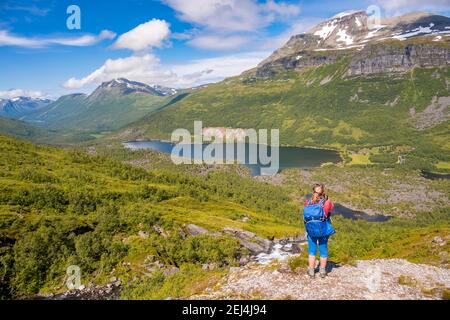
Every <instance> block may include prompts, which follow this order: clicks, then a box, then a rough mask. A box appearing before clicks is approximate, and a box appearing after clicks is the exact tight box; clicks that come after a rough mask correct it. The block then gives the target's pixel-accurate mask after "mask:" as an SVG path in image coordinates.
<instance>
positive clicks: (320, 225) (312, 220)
mask: <svg viewBox="0 0 450 320" xmlns="http://www.w3.org/2000/svg"><path fill="white" fill-rule="evenodd" d="M325 201H326V200H325V199H322V200H320V201H319V203H316V204H313V203H312V202H311V200H309V201H308V205H307V206H305V207H304V209H303V222H304V223H305V229H306V232H307V233H308V235H309V236H310V237H313V238H321V237H328V236H331V235H332V234H334V233H335V232H336V231H335V230H334V227H333V225H332V224H331V221H330V219H328V218H327V216H326V215H325V211H324V210H323V206H324V204H325Z"/></svg>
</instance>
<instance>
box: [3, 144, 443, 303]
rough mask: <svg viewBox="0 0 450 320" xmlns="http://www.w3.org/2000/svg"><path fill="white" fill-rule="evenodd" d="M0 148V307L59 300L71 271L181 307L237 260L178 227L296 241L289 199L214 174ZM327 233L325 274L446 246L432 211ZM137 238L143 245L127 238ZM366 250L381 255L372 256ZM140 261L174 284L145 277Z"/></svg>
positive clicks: (231, 251)
mask: <svg viewBox="0 0 450 320" xmlns="http://www.w3.org/2000/svg"><path fill="white" fill-rule="evenodd" d="M0 146H1V149H2V153H1V156H0V168H1V170H0V189H1V190H0V191H1V192H0V243H1V245H0V248H1V249H0V265H1V266H2V268H1V269H0V289H1V290H0V293H1V296H2V297H8V296H11V295H12V296H22V295H30V294H33V293H36V292H38V291H40V292H58V291H62V290H65V287H64V283H63V281H64V277H65V270H66V268H67V266H69V265H72V264H76V265H79V266H80V267H81V269H82V272H83V273H82V277H83V278H82V281H83V283H87V282H90V281H92V282H95V283H104V282H106V281H108V279H109V277H111V275H114V276H117V277H119V278H120V279H122V281H123V282H127V281H129V280H131V279H133V278H134V277H137V278H138V279H139V280H138V281H137V282H135V283H134V285H132V286H131V287H127V288H126V289H125V291H124V293H123V294H124V297H128V298H165V297H167V296H172V297H182V296H189V295H190V294H193V293H195V292H197V291H198V290H201V289H202V288H204V286H206V285H208V284H210V283H211V281H212V282H214V281H215V280H214V279H217V278H218V277H219V276H220V275H221V274H223V273H224V272H226V268H227V266H230V265H235V264H236V262H237V260H236V258H237V257H238V252H239V251H240V249H239V247H238V245H237V242H236V240H235V239H232V238H228V237H211V236H204V235H201V236H196V237H187V238H183V237H182V236H180V233H179V230H180V228H181V227H182V225H183V224H185V223H196V224H198V225H200V226H203V227H206V228H209V229H211V230H220V229H222V228H223V227H226V226H229V227H237V228H242V229H246V230H250V231H253V232H256V233H257V234H259V235H261V236H266V237H270V236H276V237H282V236H287V235H294V234H302V232H303V227H302V225H301V222H300V221H299V207H298V205H297V204H296V203H295V201H294V200H292V198H291V196H290V193H291V191H292V190H290V188H289V187H287V188H285V187H281V186H272V185H269V184H266V183H261V182H257V181H255V180H254V179H252V178H248V177H241V176H239V175H237V174H235V173H232V172H230V171H222V170H213V171H211V172H209V173H206V174H205V173H202V174H201V175H199V174H198V173H195V171H190V169H186V170H184V169H183V168H180V169H179V170H178V171H177V173H173V172H172V173H171V172H169V171H167V170H166V169H163V168H169V167H170V165H167V164H166V163H165V161H161V165H156V166H157V167H153V168H152V169H149V170H144V169H139V168H135V167H132V166H130V165H124V164H122V163H121V162H119V161H117V160H113V159H111V158H110V157H108V158H106V157H103V156H87V155H86V154H85V153H83V152H80V151H64V150H59V149H55V148H51V147H43V146H36V145H33V144H30V143H27V142H23V141H20V140H16V139H12V138H7V137H3V136H0ZM114 154H116V153H115V152H114ZM152 154H154V153H150V154H149V157H150V158H149V160H150V162H151V163H153V162H152V161H151V159H152ZM140 155H142V154H140V153H137V154H135V153H132V152H129V151H124V152H123V153H118V154H116V156H115V157H116V158H117V159H118V160H121V161H125V160H128V161H129V160H132V159H137V158H139V156H140ZM136 157H137V158H136ZM158 167H160V168H158ZM169 169H170V168H169ZM244 217H248V218H249V219H248V221H245V222H244V220H243V218H244ZM335 224H336V227H337V229H338V231H339V233H338V234H337V235H336V237H335V238H334V239H335V240H333V242H332V252H333V256H332V258H333V260H334V261H337V262H346V261H349V260H352V259H355V258H364V257H369V256H377V257H383V256H386V255H388V256H392V255H396V254H398V255H402V256H406V258H408V257H409V256H408V254H405V255H403V254H402V247H398V246H394V245H392V244H393V243H396V242H397V241H402V239H403V240H404V239H405V237H406V238H408V237H409V238H410V239H412V240H411V241H409V242H410V243H412V244H414V243H419V245H421V242H420V241H421V240H420V239H419V241H417V234H418V233H420V232H424V230H426V228H431V227H433V228H434V230H435V231H436V230H437V231H436V232H437V233H438V234H439V235H441V236H443V237H448V230H447V229H445V228H446V226H448V214H446V213H445V212H444V213H443V212H440V211H439V210H438V211H435V212H433V213H431V214H427V215H419V216H418V217H417V218H416V219H393V220H391V221H390V222H388V223H384V224H377V223H375V224H374V223H365V222H353V221H350V220H347V219H342V218H340V217H336V219H335ZM155 227H156V229H155ZM158 229H159V230H161V229H162V230H164V233H163V234H159V233H158V232H157V231H156V230H158ZM446 230H447V231H446ZM139 231H144V232H146V233H147V234H148V237H142V236H139V235H138V232H139ZM405 241H406V240H405ZM377 248H383V250H381V251H380V252H376V251H373V250H376V249H377ZM386 250H388V251H386ZM408 250H409V249H408ZM421 252H422V254H423V256H422V257H421V261H424V262H429V263H433V262H435V261H440V260H439V259H438V258H433V259H431V258H429V256H430V255H433V256H436V257H438V254H439V253H440V251H436V252H430V253H429V255H427V254H426V253H427V251H423V250H422V251H421ZM149 257H152V259H157V260H159V261H160V262H162V263H163V264H164V265H165V266H166V267H171V266H177V267H179V268H180V269H181V272H179V273H177V274H175V275H170V276H164V275H162V273H160V272H157V273H155V274H153V275H152V276H149V275H148V271H147V269H146V268H147V265H148V264H149ZM427 260H428V261H427ZM203 263H216V264H217V265H218V268H216V269H215V270H213V271H204V270H202V268H201V266H202V264H203Z"/></svg>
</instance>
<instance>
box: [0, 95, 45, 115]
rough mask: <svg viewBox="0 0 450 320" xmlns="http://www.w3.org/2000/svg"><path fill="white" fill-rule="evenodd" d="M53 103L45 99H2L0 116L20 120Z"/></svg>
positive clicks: (0, 100)
mask: <svg viewBox="0 0 450 320" xmlns="http://www.w3.org/2000/svg"><path fill="white" fill-rule="evenodd" d="M52 102H53V101H52V100H50V99H43V98H31V97H17V98H12V99H0V116H2V117H7V118H14V119H19V118H21V117H22V116H24V115H26V114H28V113H30V112H33V111H37V110H39V109H41V108H43V107H45V106H47V105H49V104H50V103H52Z"/></svg>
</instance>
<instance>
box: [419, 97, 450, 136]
mask: <svg viewBox="0 0 450 320" xmlns="http://www.w3.org/2000/svg"><path fill="white" fill-rule="evenodd" d="M410 115H411V117H412V118H413V120H414V126H415V127H416V129H418V130H425V129H429V128H432V127H435V126H437V125H439V124H441V123H444V122H446V121H448V120H450V97H439V98H438V97H433V100H432V101H431V104H430V105H429V106H428V107H426V108H425V110H423V111H421V112H417V111H416V109H415V108H411V109H410Z"/></svg>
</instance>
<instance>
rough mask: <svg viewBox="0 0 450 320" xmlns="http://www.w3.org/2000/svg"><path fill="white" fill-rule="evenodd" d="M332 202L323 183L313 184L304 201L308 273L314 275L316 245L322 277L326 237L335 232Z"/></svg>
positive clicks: (323, 273) (326, 254)
mask: <svg viewBox="0 0 450 320" xmlns="http://www.w3.org/2000/svg"><path fill="white" fill-rule="evenodd" d="M332 209H333V204H332V203H331V201H330V199H328V196H327V195H326V194H325V186H324V185H323V184H319V183H317V184H315V185H314V186H313V194H312V197H311V199H309V200H307V201H306V202H305V206H304V210H303V220H304V223H305V229H306V232H307V235H308V275H309V276H310V277H311V278H314V276H315V264H316V253H317V246H318V247H319V253H320V268H319V273H320V276H321V277H322V278H325V277H326V276H327V271H326V266H327V260H328V238H329V237H330V236H331V235H332V234H333V233H335V230H334V228H333V226H332V225H331V217H330V216H331V210H332Z"/></svg>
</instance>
